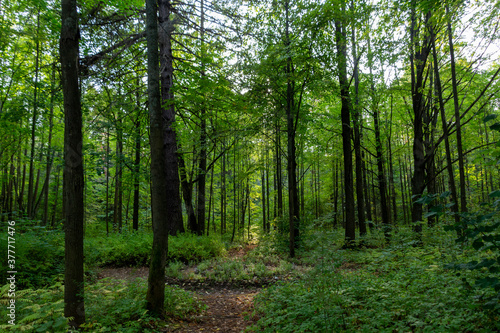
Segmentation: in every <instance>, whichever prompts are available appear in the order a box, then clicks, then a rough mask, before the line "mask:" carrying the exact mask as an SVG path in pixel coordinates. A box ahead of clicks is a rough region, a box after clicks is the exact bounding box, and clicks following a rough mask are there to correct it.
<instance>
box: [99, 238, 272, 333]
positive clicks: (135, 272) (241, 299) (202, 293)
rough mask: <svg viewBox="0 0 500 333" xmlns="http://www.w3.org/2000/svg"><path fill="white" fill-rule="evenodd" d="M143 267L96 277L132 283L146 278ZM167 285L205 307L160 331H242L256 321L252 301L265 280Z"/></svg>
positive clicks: (239, 252) (234, 254)
mask: <svg viewBox="0 0 500 333" xmlns="http://www.w3.org/2000/svg"><path fill="white" fill-rule="evenodd" d="M253 248H255V245H252V244H249V245H247V246H246V247H242V248H237V249H232V250H231V251H229V257H231V258H242V257H243V256H245V255H246V254H247V253H248V252H249V251H251V250H252V249H253ZM148 272H149V269H148V268H147V267H140V268H130V267H120V268H102V269H101V270H100V271H99V273H98V278H100V279H102V278H106V277H110V278H114V279H122V280H128V281H130V280H134V279H136V278H138V277H142V278H146V279H147V277H148ZM166 283H167V284H175V285H178V286H180V287H181V288H184V289H187V290H192V291H194V292H196V294H197V295H198V297H199V298H200V300H201V301H202V302H203V303H204V304H205V305H206V306H207V307H206V310H204V311H203V312H202V313H201V314H200V315H198V316H196V317H194V318H191V320H190V321H181V322H173V323H170V324H169V325H168V328H166V329H165V330H163V332H219V333H220V332H224V333H225V332H227V333H233V332H244V331H245V329H246V327H248V326H250V325H252V324H253V323H254V322H255V321H256V318H253V317H252V310H253V298H254V296H255V295H257V294H258V293H259V291H260V288H261V287H262V286H263V285H266V284H268V283H265V281H258V282H257V281H255V282H252V281H249V282H244V283H242V282H223V283H221V282H215V281H198V282H195V281H186V280H184V281H182V280H178V279H171V278H170V279H169V278H167V279H166Z"/></svg>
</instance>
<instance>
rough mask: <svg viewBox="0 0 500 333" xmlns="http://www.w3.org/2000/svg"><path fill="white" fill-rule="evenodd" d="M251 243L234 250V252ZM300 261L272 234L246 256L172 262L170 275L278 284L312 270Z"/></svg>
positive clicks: (186, 277) (167, 272) (221, 280)
mask: <svg viewBox="0 0 500 333" xmlns="http://www.w3.org/2000/svg"><path fill="white" fill-rule="evenodd" d="M247 246H249V245H248V244H240V245H238V246H235V247H233V248H232V250H233V251H234V252H238V250H241V249H244V248H245V247H247ZM309 269H310V267H309V266H302V265H301V264H300V262H299V261H297V260H291V259H290V258H288V256H287V255H286V254H284V253H283V252H282V251H280V249H279V248H278V247H277V246H276V244H275V239H274V237H273V236H270V235H263V236H262V237H261V238H260V239H259V243H258V246H257V247H255V248H253V249H252V250H250V251H247V252H246V253H245V255H244V256H236V257H234V256H231V255H222V256H217V257H214V258H211V259H208V260H203V261H201V262H199V263H197V264H196V265H185V264H183V263H182V262H179V261H173V262H170V263H169V264H168V265H167V268H166V275H167V276H169V277H171V278H176V279H181V280H186V279H188V280H211V281H215V282H229V283H231V282H255V283H257V284H258V283H259V282H263V283H268V282H274V281H279V280H291V279H295V278H298V277H300V276H302V275H303V274H304V272H305V271H307V270H309Z"/></svg>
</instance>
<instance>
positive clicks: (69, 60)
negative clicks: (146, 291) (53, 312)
mask: <svg viewBox="0 0 500 333" xmlns="http://www.w3.org/2000/svg"><path fill="white" fill-rule="evenodd" d="M61 5H62V11H61V17H62V26H61V39H60V48H59V52H60V57H61V73H62V76H61V78H62V83H61V84H62V88H63V95H64V183H63V193H64V194H63V200H64V207H65V211H64V212H65V214H64V229H65V274H64V315H65V316H66V317H68V318H71V320H70V326H72V327H75V328H76V327H78V326H79V325H81V324H83V323H84V322H85V306H84V298H83V296H84V294H83V290H84V288H83V287H84V279H83V278H84V276H83V215H84V209H83V188H84V178H83V156H82V145H83V137H82V110H81V101H80V87H79V84H78V58H79V41H80V30H79V28H78V13H77V9H76V0H62V2H61Z"/></svg>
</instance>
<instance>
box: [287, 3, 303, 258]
mask: <svg viewBox="0 0 500 333" xmlns="http://www.w3.org/2000/svg"><path fill="white" fill-rule="evenodd" d="M289 6H290V2H289V1H288V0H287V1H286V2H285V16H286V18H285V19H286V31H285V46H286V48H287V50H288V51H287V59H286V75H287V91H286V118H287V139H288V140H287V171H288V222H289V227H290V257H292V258H293V257H295V249H296V248H297V246H298V240H299V218H300V217H299V203H298V194H297V158H296V147H295V124H294V121H293V119H294V117H295V116H296V115H295V114H294V111H295V112H298V111H297V110H294V109H295V103H294V92H293V85H294V82H292V80H293V79H292V77H291V75H292V66H293V64H292V56H291V54H290V31H289V29H290V27H289V25H290V18H289V10H290V8H289Z"/></svg>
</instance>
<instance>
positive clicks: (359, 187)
mask: <svg viewBox="0 0 500 333" xmlns="http://www.w3.org/2000/svg"><path fill="white" fill-rule="evenodd" d="M351 6H352V7H354V2H353V1H352V0H351ZM353 9H354V8H353ZM351 42H352V58H353V61H354V122H353V125H354V126H353V127H354V155H355V161H356V167H355V168H356V198H357V208H358V223H359V235H360V236H363V235H366V223H365V198H364V193H363V160H362V155H361V135H362V134H361V128H362V123H361V122H362V118H361V109H360V106H359V61H358V56H357V50H356V48H357V45H356V30H355V28H354V24H353V25H352V30H351Z"/></svg>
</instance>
